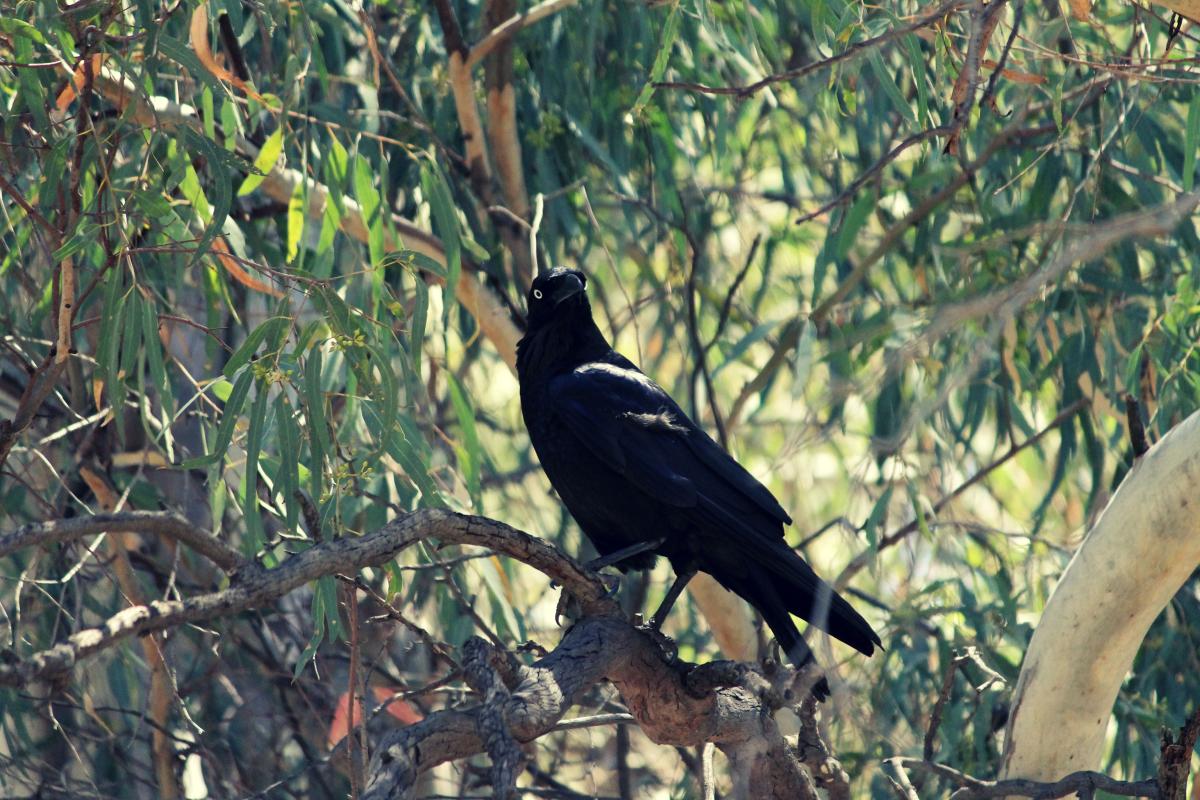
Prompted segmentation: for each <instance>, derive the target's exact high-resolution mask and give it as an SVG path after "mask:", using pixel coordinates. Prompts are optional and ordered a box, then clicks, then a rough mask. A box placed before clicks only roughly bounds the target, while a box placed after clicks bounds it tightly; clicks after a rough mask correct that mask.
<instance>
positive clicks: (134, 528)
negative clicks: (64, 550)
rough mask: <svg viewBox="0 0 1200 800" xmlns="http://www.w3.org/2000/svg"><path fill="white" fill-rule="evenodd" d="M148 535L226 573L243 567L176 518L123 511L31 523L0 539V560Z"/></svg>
mask: <svg viewBox="0 0 1200 800" xmlns="http://www.w3.org/2000/svg"><path fill="white" fill-rule="evenodd" d="M104 531H108V532H110V533H150V534H155V535H157V536H165V537H167V538H168V539H174V540H175V541H178V542H182V543H183V544H186V545H187V546H188V547H190V548H192V549H193V550H195V551H196V552H197V553H199V554H200V555H202V556H204V557H205V558H207V559H208V560H209V561H211V562H213V563H214V564H216V565H217V566H218V567H220V568H221V569H223V570H225V571H226V572H229V573H233V572H236V571H237V570H238V569H239V568H241V567H244V566H246V561H245V559H243V558H242V555H241V554H240V553H239V552H238V551H237V550H235V549H234V548H232V547H230V546H229V545H228V544H226V543H225V542H223V541H221V540H220V539H218V538H216V537H215V536H213V535H212V534H210V533H208V532H207V531H203V530H201V529H199V528H197V527H196V526H194V525H192V523H190V522H188V521H187V520H186V519H184V518H183V517H181V516H179V515H177V514H170V513H161V512H154V511H126V512H122V513H119V514H95V515H93V516H90V517H72V518H70V519H59V520H53V521H51V522H31V523H29V524H28V525H25V526H23V527H20V528H17V530H15V531H13V532H12V533H10V534H7V535H5V536H0V558H3V557H4V556H7V555H9V554H10V553H13V552H16V551H17V550H20V549H22V548H25V547H35V546H39V545H47V544H53V543H58V542H69V541H74V540H75V539H82V538H83V537H85V536H91V535H94V534H97V533H103V532H104Z"/></svg>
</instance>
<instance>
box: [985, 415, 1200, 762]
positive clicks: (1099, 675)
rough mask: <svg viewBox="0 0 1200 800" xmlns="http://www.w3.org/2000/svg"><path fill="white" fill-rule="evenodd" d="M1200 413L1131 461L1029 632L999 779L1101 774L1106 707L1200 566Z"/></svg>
mask: <svg viewBox="0 0 1200 800" xmlns="http://www.w3.org/2000/svg"><path fill="white" fill-rule="evenodd" d="M1198 486H1200V412H1196V413H1194V414H1192V415H1191V416H1190V417H1188V418H1187V420H1185V421H1184V422H1183V423H1182V424H1180V425H1179V426H1177V427H1176V428H1175V429H1173V430H1172V431H1170V432H1169V433H1168V434H1167V435H1166V436H1165V437H1163V439H1162V441H1160V442H1159V443H1158V444H1156V445H1155V446H1154V447H1152V448H1151V449H1150V450H1149V451H1148V452H1147V453H1146V454H1145V455H1144V456H1142V458H1141V459H1140V460H1139V461H1138V463H1137V464H1135V465H1134V467H1133V469H1132V470H1130V472H1129V474H1128V475H1127V476H1126V477H1125V480H1124V482H1123V483H1122V484H1121V486H1120V487H1119V488H1118V489H1117V492H1116V493H1115V494H1114V495H1113V497H1112V500H1111V501H1109V504H1108V506H1107V507H1106V508H1105V509H1104V512H1103V513H1102V514H1101V515H1100V518H1099V519H1098V520H1097V521H1096V524H1095V526H1094V527H1093V528H1092V530H1091V531H1090V532H1089V533H1088V535H1087V538H1086V539H1085V540H1084V542H1083V544H1082V545H1081V546H1080V548H1079V551H1078V552H1077V553H1076V554H1075V557H1074V558H1073V559H1071V563H1070V564H1069V565H1068V566H1067V569H1066V571H1065V572H1064V573H1063V576H1062V579H1061V580H1060V581H1059V583H1058V586H1057V587H1055V589H1054V593H1053V594H1052V595H1051V597H1050V602H1049V603H1047V605H1046V610H1045V612H1044V613H1043V614H1042V620H1041V622H1040V623H1039V624H1038V626H1037V629H1036V630H1035V631H1034V634H1033V639H1032V640H1031V641H1030V643H1029V650H1028V651H1027V652H1026V654H1025V663H1024V664H1023V665H1022V667H1021V676H1020V679H1019V680H1018V681H1017V688H1016V692H1015V695H1014V699H1013V706H1012V714H1011V716H1010V718H1009V724H1008V737H1007V745H1006V753H1005V757H1004V764H1003V777H1004V778H1029V779H1032V780H1039V781H1052V780H1057V779H1058V778H1061V777H1063V776H1064V775H1067V774H1069V773H1072V772H1076V771H1078V770H1089V769H1096V768H1097V767H1098V766H1099V763H1100V758H1101V756H1102V755H1103V752H1104V743H1105V733H1106V731H1107V729H1108V721H1109V717H1110V716H1111V714H1112V707H1113V703H1114V702H1115V701H1116V698H1117V692H1118V691H1119V690H1120V688H1121V683H1122V681H1124V679H1125V676H1126V674H1128V672H1129V668H1130V666H1131V665H1132V664H1133V658H1134V656H1135V655H1136V654H1137V651H1138V647H1140V646H1141V643H1142V640H1143V639H1144V638H1145V636H1146V632H1147V630H1149V628H1150V625H1151V623H1153V622H1154V620H1155V618H1157V617H1158V615H1159V613H1160V612H1161V611H1162V610H1163V608H1165V607H1166V605H1167V603H1169V602H1170V601H1171V598H1172V597H1174V595H1175V593H1176V592H1178V591H1179V589H1180V587H1181V586H1183V583H1184V581H1186V580H1187V578H1188V577H1189V576H1190V575H1191V574H1192V572H1193V571H1194V570H1195V569H1196V566H1197V564H1198V563H1200V493H1198V492H1197V487H1198Z"/></svg>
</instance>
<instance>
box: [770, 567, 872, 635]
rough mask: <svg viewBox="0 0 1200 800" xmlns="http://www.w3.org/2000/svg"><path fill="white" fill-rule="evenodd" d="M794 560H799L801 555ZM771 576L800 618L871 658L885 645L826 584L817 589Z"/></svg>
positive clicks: (865, 622)
mask: <svg viewBox="0 0 1200 800" xmlns="http://www.w3.org/2000/svg"><path fill="white" fill-rule="evenodd" d="M794 557H795V558H796V559H797V560H799V556H794ZM770 577H771V579H772V583H774V585H775V591H776V593H777V594H778V595H779V596H780V597H781V598H782V599H783V601H784V603H785V604H786V606H787V609H788V611H790V612H792V613H793V614H795V615H796V616H798V617H800V618H801V619H805V620H808V621H809V622H810V623H811V624H813V625H814V626H816V627H818V628H820V629H821V630H823V631H825V632H826V633H828V634H829V635H830V636H832V637H833V638H835V639H837V640H839V641H842V642H845V643H846V644H848V645H850V646H851V647H853V648H854V649H855V650H857V651H858V652H860V653H862V654H863V655H868V656H869V655H871V654H872V653H873V652H875V648H876V646H879V647H882V646H883V644H882V642H880V641H879V635H878V634H877V633H875V630H874V629H873V628H872V627H871V624H870V623H869V622H867V621H866V620H865V619H863V617H862V615H861V614H859V613H858V612H857V611H855V610H854V607H853V606H851V605H850V604H849V603H847V602H846V600H845V599H844V598H843V597H842V596H841V595H839V594H838V593H837V592H835V591H834V590H833V587H831V586H830V585H829V584H827V583H825V581H822V580H820V579H817V582H816V586H815V587H812V586H811V585H810V586H796V585H794V584H792V583H791V582H789V581H788V580H787V579H786V578H785V577H783V576H781V575H779V574H777V573H776V574H772V575H771V576H770ZM814 589H815V591H814Z"/></svg>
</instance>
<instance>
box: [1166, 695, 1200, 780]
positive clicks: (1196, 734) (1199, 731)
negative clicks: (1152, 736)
mask: <svg viewBox="0 0 1200 800" xmlns="http://www.w3.org/2000/svg"><path fill="white" fill-rule="evenodd" d="M1197 739H1200V706H1197V707H1196V710H1195V711H1193V712H1192V715H1191V716H1190V717H1188V720H1187V722H1185V723H1184V724H1183V727H1182V728H1180V729H1179V738H1178V739H1175V738H1174V737H1173V736H1172V735H1171V732H1170V731H1169V730H1164V731H1163V737H1162V750H1161V755H1160V758H1159V762H1158V789H1159V792H1160V795H1159V796H1160V798H1161V800H1185V798H1186V796H1187V783H1188V772H1189V771H1190V770H1191V766H1192V753H1193V752H1194V751H1195V749H1196V740H1197Z"/></svg>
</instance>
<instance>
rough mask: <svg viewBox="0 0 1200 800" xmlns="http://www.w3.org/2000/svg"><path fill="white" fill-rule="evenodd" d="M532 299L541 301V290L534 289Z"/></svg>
mask: <svg viewBox="0 0 1200 800" xmlns="http://www.w3.org/2000/svg"><path fill="white" fill-rule="evenodd" d="M533 299H534V300H541V299H542V290H541V289H534V290H533Z"/></svg>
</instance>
